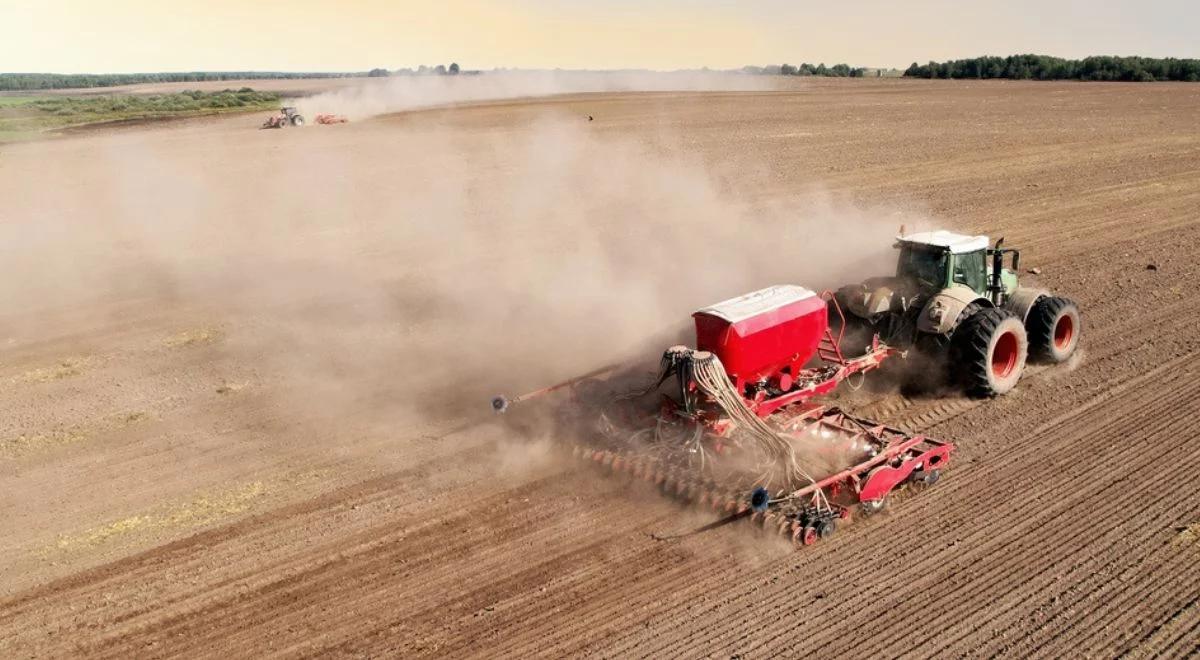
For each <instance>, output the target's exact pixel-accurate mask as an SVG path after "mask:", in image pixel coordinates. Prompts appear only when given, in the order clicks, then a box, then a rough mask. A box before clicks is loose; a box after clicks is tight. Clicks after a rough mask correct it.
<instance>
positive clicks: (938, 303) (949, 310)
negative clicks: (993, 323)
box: [917, 284, 995, 335]
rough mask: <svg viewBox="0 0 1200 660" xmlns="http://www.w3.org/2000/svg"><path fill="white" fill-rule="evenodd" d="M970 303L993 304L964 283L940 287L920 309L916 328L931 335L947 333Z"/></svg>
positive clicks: (984, 305)
mask: <svg viewBox="0 0 1200 660" xmlns="http://www.w3.org/2000/svg"><path fill="white" fill-rule="evenodd" d="M971 303H979V306H980V307H994V306H995V305H993V304H992V301H991V300H988V299H987V298H985V297H984V296H981V295H979V294H978V293H975V291H974V290H973V289H971V287H969V286H966V285H964V284H955V285H954V286H951V287H948V288H945V289H942V290H941V291H939V292H938V294H937V295H936V296H934V297H932V298H930V299H929V302H927V303H925V307H923V308H922V309H921V315H920V316H918V317H917V330H920V331H921V332H925V333H929V334H933V335H945V334H949V333H950V332H951V331H952V330H954V327H955V326H956V325H958V317H959V316H962V313H963V310H964V309H966V308H967V305H970V304H971Z"/></svg>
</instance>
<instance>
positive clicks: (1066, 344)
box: [1025, 296, 1083, 362]
mask: <svg viewBox="0 0 1200 660" xmlns="http://www.w3.org/2000/svg"><path fill="white" fill-rule="evenodd" d="M1025 329H1026V331H1027V332H1028V333H1029V357H1030V358H1031V359H1034V360H1038V361H1040V362H1066V361H1067V359H1068V358H1070V357H1071V355H1072V354H1074V353H1075V348H1076V347H1077V346H1079V335H1080V331H1081V330H1082V329H1083V323H1082V319H1081V317H1080V315H1079V306H1078V305H1076V304H1075V303H1074V302H1072V301H1070V300H1068V299H1066V298H1059V297H1057V296H1046V297H1045V298H1042V299H1041V300H1038V301H1037V303H1036V304H1035V305H1034V306H1033V309H1031V310H1030V311H1029V318H1028V319H1027V320H1026V321H1025Z"/></svg>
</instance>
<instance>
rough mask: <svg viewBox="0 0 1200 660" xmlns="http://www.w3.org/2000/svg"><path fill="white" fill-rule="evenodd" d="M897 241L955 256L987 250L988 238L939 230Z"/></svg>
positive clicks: (901, 238) (908, 236)
mask: <svg viewBox="0 0 1200 660" xmlns="http://www.w3.org/2000/svg"><path fill="white" fill-rule="evenodd" d="M896 240H897V241H900V242H901V243H913V244H917V245H928V246H931V247H937V248H942V249H945V250H949V251H950V252H952V253H953V254H962V253H964V252H975V251H978V250H984V249H987V246H988V238H987V236H967V235H966V234H956V233H954V232H952V231H946V230H945V229H939V230H937V231H921V232H917V233H915V234H908V235H906V236H897V237H896Z"/></svg>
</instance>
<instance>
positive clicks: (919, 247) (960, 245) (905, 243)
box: [896, 231, 988, 295]
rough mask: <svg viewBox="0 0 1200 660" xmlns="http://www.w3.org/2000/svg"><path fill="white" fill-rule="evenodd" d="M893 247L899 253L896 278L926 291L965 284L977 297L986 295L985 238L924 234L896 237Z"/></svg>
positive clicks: (934, 232)
mask: <svg viewBox="0 0 1200 660" xmlns="http://www.w3.org/2000/svg"><path fill="white" fill-rule="evenodd" d="M896 247H897V248H898V249H899V250H900V258H899V259H898V260H897V263H896V276H897V277H903V278H909V279H912V280H915V281H916V282H918V283H919V284H920V286H921V288H923V289H928V290H934V291H938V290H941V289H945V288H947V287H950V286H953V285H955V284H965V285H966V286H968V287H970V288H971V290H972V291H975V292H976V293H978V294H980V295H986V294H987V289H988V282H987V277H988V273H987V249H988V243H987V237H986V236H966V235H963V234H955V233H953V232H948V231H927V232H920V233H917V234H909V235H907V236H898V237H896Z"/></svg>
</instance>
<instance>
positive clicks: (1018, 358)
mask: <svg viewBox="0 0 1200 660" xmlns="http://www.w3.org/2000/svg"><path fill="white" fill-rule="evenodd" d="M1003 243H1004V239H1003V238H1001V239H999V240H998V241H996V244H995V246H993V247H990V248H989V247H988V238H987V237H986V236H965V235H962V234H955V233H952V232H949V231H932V232H920V233H915V234H908V235H904V234H903V229H901V235H900V236H898V237H897V238H896V245H895V247H896V248H897V249H898V250H899V260H898V263H897V265H896V274H895V276H892V277H879V278H872V279H869V280H867V281H865V282H863V283H861V284H854V285H850V286H846V287H842V288H841V289H840V290H838V292H837V294H836V299H837V301H838V302H839V303H840V305H841V307H842V309H844V310H846V311H847V312H848V313H849V318H848V321H847V323H846V330H847V332H849V333H850V336H857V337H859V338H860V339H859V340H860V341H869V337H870V336H871V335H876V334H877V335H878V336H879V338H880V339H881V340H882V341H883V342H885V343H887V344H889V345H891V346H893V347H897V348H901V349H915V350H916V352H917V353H918V354H924V355H927V356H933V357H935V358H938V359H939V360H942V361H944V362H945V364H946V367H947V368H948V370H949V375H950V376H951V378H952V379H953V380H954V381H956V383H958V384H961V385H962V387H963V388H964V389H965V390H966V392H967V393H969V394H972V395H975V396H996V395H999V394H1004V393H1006V392H1008V391H1009V390H1011V389H1012V388H1013V387H1015V386H1016V384H1017V381H1018V380H1019V379H1020V377H1021V373H1022V372H1023V371H1024V368H1025V362H1026V359H1027V358H1029V359H1033V360H1036V361H1042V362H1050V363H1057V362H1064V361H1066V360H1067V359H1068V358H1070V357H1071V355H1072V354H1073V353H1074V352H1075V349H1076V347H1077V346H1078V345H1079V337H1080V333H1081V331H1082V329H1083V327H1082V322H1081V318H1080V314H1079V307H1078V306H1077V305H1076V304H1075V303H1074V302H1072V301H1070V300H1068V299H1066V298H1062V297H1058V296H1053V295H1050V293H1049V292H1047V291H1045V290H1043V289H1038V288H1033V287H1023V286H1020V284H1019V283H1018V281H1017V270H1018V268H1019V264H1020V258H1021V255H1020V252H1019V251H1017V250H1014V249H1009V248H1004V247H1003ZM1006 254H1007V255H1011V259H1012V261H1011V268H1004V267H1003V260H1004V255H1006ZM854 330H859V331H861V332H858V333H855V332H854ZM864 337H865V338H868V339H866V340H863V339H862V338H864Z"/></svg>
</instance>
